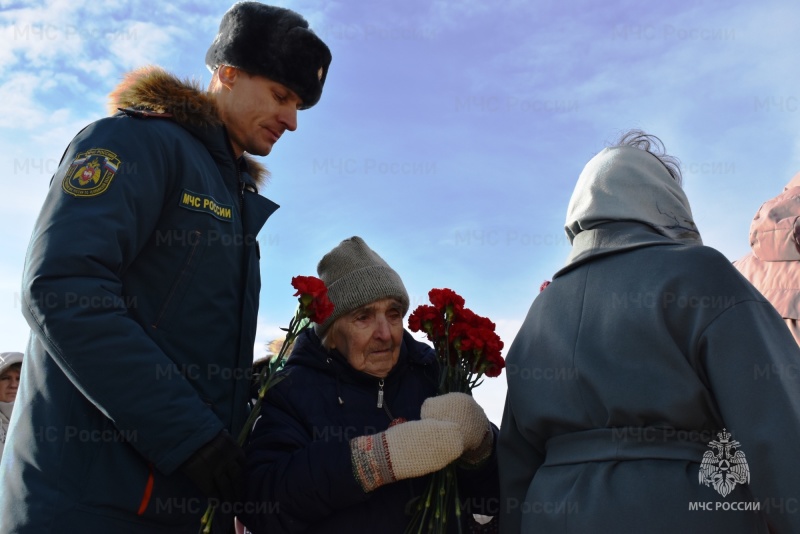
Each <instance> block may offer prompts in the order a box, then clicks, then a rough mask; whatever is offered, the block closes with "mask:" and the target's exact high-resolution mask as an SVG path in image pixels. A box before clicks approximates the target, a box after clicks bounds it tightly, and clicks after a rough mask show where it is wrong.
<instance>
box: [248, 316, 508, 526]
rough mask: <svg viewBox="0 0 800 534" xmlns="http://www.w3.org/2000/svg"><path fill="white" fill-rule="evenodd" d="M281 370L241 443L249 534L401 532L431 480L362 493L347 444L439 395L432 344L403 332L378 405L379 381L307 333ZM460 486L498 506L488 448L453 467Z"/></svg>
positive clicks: (465, 496) (416, 412)
mask: <svg viewBox="0 0 800 534" xmlns="http://www.w3.org/2000/svg"><path fill="white" fill-rule="evenodd" d="M282 373H283V377H284V378H283V379H282V380H281V381H280V382H278V383H277V384H276V385H275V386H273V387H272V388H270V390H269V391H268V393H267V397H266V399H265V400H266V402H265V403H264V406H263V408H262V412H261V414H262V415H261V417H260V419H258V421H257V423H256V425H255V428H254V430H253V433H252V436H251V440H250V443H249V445H248V446H247V449H246V452H247V455H248V484H247V498H246V502H245V506H244V508H245V511H246V512H247V513H246V514H243V515H242V516H240V519H242V520H243V522H244V523H245V524H246V525H247V526H248V528H249V529H250V530H252V531H253V532H255V533H256V534H262V533H263V534H277V533H281V532H314V533H322V532H329V533H345V532H346V533H348V534H351V533H359V532H363V533H375V532H381V533H394V532H397V533H402V532H404V530H405V528H406V526H407V524H408V522H409V516H407V515H406V506H407V505H408V504H409V503H410V502H411V501H412V500H413V499H414V498H415V497H417V496H419V495H420V494H421V493H422V491H423V490H424V489H425V488H426V487H427V483H428V480H429V477H427V476H426V477H420V478H416V479H410V480H401V481H398V482H395V483H393V484H387V485H385V486H382V487H380V488H378V489H376V490H375V491H372V492H370V493H365V492H364V490H363V489H361V486H360V485H359V483H358V482H357V481H356V479H355V476H354V475H353V468H352V464H351V461H350V440H351V439H353V438H355V437H358V436H364V435H369V434H375V433H378V432H382V431H384V430H386V429H387V428H388V427H389V423H390V422H391V421H392V420H393V419H395V418H400V417H402V418H405V419H407V420H416V419H419V418H420V408H421V407H422V403H423V402H424V401H425V399H426V398H428V397H431V396H434V395H436V393H437V386H438V384H437V379H438V375H439V371H438V363H437V361H436V355H435V353H434V351H433V349H432V348H430V347H429V346H428V345H426V344H425V343H421V342H419V341H416V340H415V339H414V338H413V337H412V336H411V335H410V334H409V333H407V332H405V333H404V337H403V344H402V348H401V351H400V357H399V360H398V362H397V365H395V367H394V368H393V369H392V371H391V372H390V373H389V375H388V376H387V377H386V379H385V380H384V403H383V404H384V406H383V408H378V406H377V404H378V403H377V400H378V390H379V379H378V378H375V377H373V376H370V375H367V374H365V373H362V372H360V371H357V370H355V369H353V368H352V367H351V366H350V365H349V364H348V363H347V362H346V360H345V359H344V357H343V356H342V355H341V354H339V352H338V351H336V350H333V351H327V350H326V349H324V348H322V346H321V344H320V341H319V338H317V336H316V335H315V334H314V331H313V329H308V330H306V331H305V332H303V334H302V335H301V336H300V337H299V338H298V340H297V342H296V345H295V347H294V348H293V350H292V354H291V357H290V358H289V359H288V360H287V363H286V368H285V369H284V370H283V371H282ZM339 399H341V402H340V401H339ZM495 430H496V429H495ZM459 482H460V495H461V500H462V501H470V500H471V501H472V502H473V504H475V505H477V506H479V507H480V506H483V505H486V504H487V503H489V502H490V501H492V500H494V502H495V503H496V502H497V501H498V497H499V485H498V481H497V459H496V457H495V455H494V453H493V454H492V456H491V457H490V458H489V459H488V460H487V461H486V462H485V463H484V464H483V465H482V466H480V467H479V468H477V469H460V470H459ZM475 512H476V513H482V512H483V513H485V511H484V510H475ZM468 516H470V514H469V513H466V514H465V517H468ZM465 532H466V530H465Z"/></svg>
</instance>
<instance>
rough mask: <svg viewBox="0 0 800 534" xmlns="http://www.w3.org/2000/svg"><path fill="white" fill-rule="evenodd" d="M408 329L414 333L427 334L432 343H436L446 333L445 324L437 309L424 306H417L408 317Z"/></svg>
mask: <svg viewBox="0 0 800 534" xmlns="http://www.w3.org/2000/svg"><path fill="white" fill-rule="evenodd" d="M408 329H409V330H411V331H412V332H425V333H426V334H427V335H428V339H429V340H430V341H435V340H436V338H437V337H439V336H441V335H442V334H443V333H444V323H443V322H442V316H441V314H440V313H439V312H438V311H437V310H436V308H434V307H433V306H427V305H425V304H423V305H421V306H417V309H415V310H414V311H413V312H412V313H411V315H409V316H408Z"/></svg>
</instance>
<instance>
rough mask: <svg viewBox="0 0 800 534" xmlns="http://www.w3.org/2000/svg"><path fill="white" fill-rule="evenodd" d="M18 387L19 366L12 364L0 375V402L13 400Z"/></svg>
mask: <svg viewBox="0 0 800 534" xmlns="http://www.w3.org/2000/svg"><path fill="white" fill-rule="evenodd" d="M18 387H19V367H18V366H16V365H15V366H12V367H11V368H9V369H6V370H5V371H3V374H2V375H0V402H14V399H16V398H17V388H18Z"/></svg>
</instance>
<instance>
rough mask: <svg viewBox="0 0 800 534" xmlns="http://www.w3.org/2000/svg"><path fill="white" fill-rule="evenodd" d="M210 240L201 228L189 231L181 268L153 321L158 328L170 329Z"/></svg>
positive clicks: (153, 324) (153, 325)
mask: <svg viewBox="0 0 800 534" xmlns="http://www.w3.org/2000/svg"><path fill="white" fill-rule="evenodd" d="M207 243H208V240H207V238H206V236H205V235H203V232H201V231H200V230H192V231H190V232H188V238H187V244H188V246H187V250H186V254H185V255H184V258H183V262H182V264H181V268H180V270H179V271H178V273H177V274H176V276H175V278H174V280H173V282H172V284H171V285H170V287H169V290H168V291H167V294H166V295H165V296H164V300H163V302H162V304H161V306H160V307H159V310H158V313H157V314H156V316H155V319H154V320H153V322H152V327H153V328H155V329H158V330H169V326H170V324H171V323H172V321H173V319H174V318H175V316H176V315H177V311H178V310H179V309H180V306H181V302H183V299H184V297H185V296H186V292H187V291H188V290H189V287H190V286H191V282H192V278H193V277H194V273H195V271H197V267H198V265H200V262H201V261H202V257H203V254H204V253H205V249H206V246H207Z"/></svg>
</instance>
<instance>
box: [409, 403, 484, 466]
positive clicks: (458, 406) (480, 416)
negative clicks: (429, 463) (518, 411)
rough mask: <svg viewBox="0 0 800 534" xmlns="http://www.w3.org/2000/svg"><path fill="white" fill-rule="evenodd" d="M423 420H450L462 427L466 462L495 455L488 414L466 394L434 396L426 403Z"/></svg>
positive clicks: (423, 407) (473, 461) (422, 414)
mask: <svg viewBox="0 0 800 534" xmlns="http://www.w3.org/2000/svg"><path fill="white" fill-rule="evenodd" d="M421 416H422V419H423V420H428V419H431V420H433V419H435V420H438V421H450V422H452V423H455V424H457V425H458V428H459V429H460V430H461V432H463V435H464V451H465V453H464V455H463V456H462V457H461V459H462V460H464V461H467V462H469V463H472V464H475V463H478V462H480V461H481V460H484V459H486V458H488V457H489V455H491V453H492V442H493V439H494V436H493V435H492V430H491V428H492V427H491V425H490V424H489V419H488V418H487V417H486V412H484V411H483V408H481V407H480V405H479V404H478V403H477V402H475V399H473V398H472V397H471V396H470V395H467V394H466V393H445V394H444V395H439V396H438V397H430V398H428V399H426V400H425V402H424V403H423V404H422V411H421Z"/></svg>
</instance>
